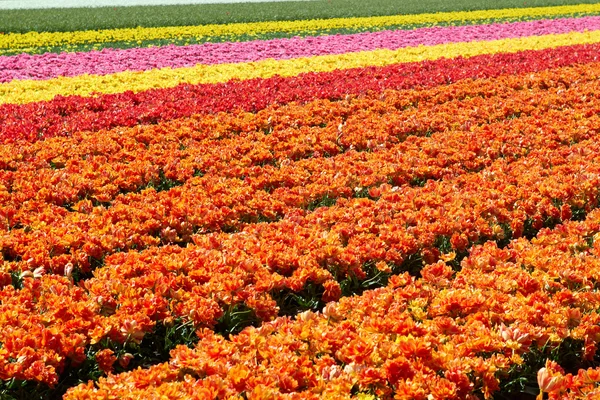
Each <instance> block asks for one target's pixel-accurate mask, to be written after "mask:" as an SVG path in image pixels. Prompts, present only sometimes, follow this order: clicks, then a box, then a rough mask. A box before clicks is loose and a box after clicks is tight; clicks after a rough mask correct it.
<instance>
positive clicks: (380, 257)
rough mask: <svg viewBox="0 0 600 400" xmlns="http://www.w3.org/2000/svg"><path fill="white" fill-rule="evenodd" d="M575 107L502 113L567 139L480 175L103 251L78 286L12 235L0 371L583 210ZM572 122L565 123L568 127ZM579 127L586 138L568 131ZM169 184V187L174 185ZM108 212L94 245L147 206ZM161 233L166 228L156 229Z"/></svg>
mask: <svg viewBox="0 0 600 400" xmlns="http://www.w3.org/2000/svg"><path fill="white" fill-rule="evenodd" d="M589 104H591V106H592V108H593V107H597V106H595V105H594V104H595V103H594V102H591V101H590V103H589ZM586 110H589V109H586V108H585V107H584V108H576V109H573V110H566V109H563V110H561V111H552V110H551V111H549V112H547V113H546V115H542V116H540V117H539V121H538V122H539V127H538V126H537V125H536V121H535V119H533V117H532V119H531V120H527V119H525V121H520V120H519V119H514V120H511V123H510V124H509V126H508V128H510V129H513V130H514V131H515V132H524V133H525V134H524V135H523V140H526V139H527V138H528V137H534V136H535V135H539V136H540V137H543V138H547V137H548V135H552V132H556V131H558V130H559V129H560V130H562V129H564V130H565V131H563V132H560V133H557V134H558V135H559V136H560V137H565V138H567V140H566V141H567V142H568V144H564V145H563V144H561V140H554V141H551V142H548V143H547V145H543V144H542V143H543V142H544V141H543V140H540V141H539V142H540V145H539V146H536V148H532V149H531V150H530V152H529V154H527V155H526V156H524V157H522V158H519V159H517V160H514V159H510V158H498V159H496V160H495V161H494V162H492V163H490V165H488V166H486V167H485V168H484V169H483V170H481V171H479V172H469V173H464V174H462V175H458V176H455V177H449V178H446V179H444V180H441V181H429V182H428V183H427V184H426V185H425V186H423V187H402V188H397V187H391V186H390V185H387V184H384V185H381V186H379V187H374V188H372V189H371V191H370V194H371V196H373V197H375V198H378V200H377V201H372V200H369V199H338V201H337V203H336V204H335V205H333V206H331V207H328V208H326V207H322V208H319V209H317V210H315V211H314V212H312V213H308V214H306V213H305V212H304V211H302V210H298V211H297V212H291V211H290V212H289V213H288V214H287V215H286V216H285V218H283V219H282V220H281V221H278V222H272V223H270V224H248V225H245V226H244V227H243V229H242V230H241V231H240V232H239V233H235V234H228V233H209V234H194V235H191V237H190V238H191V240H193V242H194V244H193V245H191V244H190V245H188V246H187V247H186V248H185V249H184V248H181V247H176V246H163V247H153V248H150V249H148V250H146V251H143V252H139V253H138V252H122V253H116V254H113V255H111V256H109V257H107V258H106V259H105V261H104V266H103V267H102V268H99V269H97V270H96V271H95V272H94V277H92V278H90V279H88V280H85V281H82V282H81V286H73V285H72V284H71V283H70V282H71V281H70V280H69V278H68V276H69V275H70V274H71V273H72V272H73V267H74V265H73V263H69V262H66V261H68V260H64V261H65V262H66V263H65V265H64V273H65V275H67V276H66V277H60V276H57V275H46V274H45V269H44V268H43V267H42V268H36V269H35V270H33V271H27V269H28V267H27V263H28V262H30V263H36V262H38V261H37V260H36V258H35V253H34V252H33V251H32V250H31V246H33V245H35V242H34V241H33V240H31V242H28V243H27V242H23V243H22V244H21V245H22V246H24V247H26V248H27V250H26V251H28V252H29V253H27V254H28V255H31V259H25V260H23V261H18V262H15V263H10V262H9V263H5V267H6V266H8V267H9V268H11V266H12V267H16V268H17V269H21V270H25V272H24V273H22V274H21V276H20V278H21V279H22V281H21V282H20V284H22V285H23V288H21V289H15V287H14V286H18V285H14V282H13V285H11V284H10V283H11V279H14V278H15V277H14V276H13V277H12V278H11V276H10V275H9V274H8V273H6V272H5V273H3V274H2V281H3V283H4V288H3V289H2V291H1V292H0V301H1V303H0V304H1V305H0V315H2V318H3V322H5V324H4V323H3V329H2V330H1V331H2V333H1V334H0V335H1V337H0V342H2V343H3V348H2V352H1V353H0V356H2V357H3V358H4V360H5V361H6V363H5V365H6V368H5V369H4V371H3V372H2V373H1V375H0V377H2V378H3V379H9V378H13V377H14V378H17V379H27V380H40V381H44V382H47V383H53V382H56V379H57V374H58V373H60V371H61V370H62V369H63V368H64V367H65V366H66V365H75V366H76V365H78V363H81V362H82V361H83V360H84V359H85V356H86V349H87V348H88V347H89V346H90V345H96V346H102V343H103V341H104V340H106V339H109V340H110V341H111V342H113V343H119V344H121V345H127V344H128V343H139V342H140V341H141V340H142V339H143V337H144V336H145V334H147V333H148V332H150V331H152V329H153V327H154V325H155V323H156V321H163V322H164V323H169V321H171V322H172V321H173V319H176V318H182V319H183V320H184V321H190V322H191V323H193V324H194V326H196V327H203V326H204V327H209V328H210V327H212V326H214V325H215V323H216V322H217V320H218V319H219V318H220V317H221V316H222V315H223V313H224V312H225V310H226V309H227V308H228V307H235V306H236V305H245V306H246V307H247V308H249V309H251V310H252V311H253V312H254V313H255V314H256V316H257V317H258V318H259V319H262V320H269V319H272V318H273V317H275V316H276V315H277V314H278V312H279V305H278V303H277V301H276V299H277V296H278V295H280V294H281V293H282V291H283V292H285V291H293V292H299V291H302V290H303V288H305V287H306V286H307V284H314V285H317V286H320V287H322V289H323V292H324V293H323V296H322V300H324V301H329V300H336V299H338V298H339V296H340V294H341V287H340V281H341V280H344V279H345V278H346V277H349V276H350V277H351V276H356V277H357V278H358V279H359V280H360V279H365V277H366V275H365V274H366V271H365V270H363V264H365V263H368V262H373V263H375V264H376V267H377V268H378V269H379V270H381V271H382V272H384V273H385V272H389V271H391V270H392V269H394V268H395V266H399V265H400V264H402V263H403V261H404V260H406V259H407V258H409V257H410V256H411V255H415V254H420V255H421V256H422V257H423V259H424V260H425V262H427V263H432V262H435V261H436V260H438V259H444V260H448V261H450V260H452V259H453V257H454V256H455V253H454V252H455V251H456V252H461V251H464V250H465V249H466V248H467V247H468V246H469V245H470V243H474V242H478V241H486V240H489V239H499V240H501V239H507V238H508V236H510V234H511V233H510V232H508V231H507V230H506V229H505V227H506V226H510V227H511V228H512V232H513V234H514V236H515V237H519V236H521V235H522V233H523V230H524V229H525V224H526V223H527V222H528V221H530V222H531V225H532V228H533V229H539V228H541V227H542V226H543V225H544V221H545V220H548V219H550V220H552V221H555V222H556V221H559V220H567V219H570V218H571V216H572V209H574V208H575V209H582V210H585V211H589V210H590V209H591V208H593V207H596V206H597V203H598V199H597V190H596V188H597V187H598V184H600V163H598V159H599V158H600V144H599V143H598V140H597V133H598V128H600V119H599V118H598V117H597V116H593V117H590V118H589V119H587V120H585V121H584V120H580V119H579V117H577V116H578V115H581V114H582V113H585V112H587V111H586ZM572 119H576V120H578V124H577V125H571V126H570V125H569V121H570V120H572ZM568 132H571V133H568ZM565 134H566V136H564V135H565ZM581 135H589V138H588V139H585V140H581ZM569 138H572V139H574V141H575V142H577V141H578V142H577V143H571V141H570V139H569ZM177 189H179V188H176V189H173V190H172V192H173V193H177V194H181V195H184V194H185V192H184V191H182V190H177ZM177 198H179V197H174V198H173V199H172V201H171V203H170V204H168V206H169V207H171V208H172V209H173V212H180V213H181V217H182V218H183V217H184V216H185V215H186V211H185V208H181V207H179V208H178V205H177V203H176V201H175V199H177ZM156 204H158V202H157V203H156ZM561 204H562V205H561ZM113 208H115V207H111V209H113ZM167 208H168V207H167V206H166V205H165V206H164V209H167ZM164 209H163V210H158V211H156V212H157V213H158V215H159V216H160V219H158V217H157V220H159V221H160V220H162V219H164ZM114 212H115V214H114V215H115V216H114V217H113V218H114V220H112V225H111V224H106V225H105V226H107V227H111V226H112V228H111V229H113V232H114V233H113V235H114V236H113V237H112V238H111V237H109V239H107V240H111V241H112V242H110V243H109V245H112V246H114V247H117V246H119V245H120V243H118V242H117V240H127V238H128V235H130V233H127V232H126V231H125V232H124V231H123V230H124V229H123V225H122V224H120V223H119V218H120V217H121V216H123V215H126V213H136V212H137V214H136V215H137V218H142V217H145V213H146V212H150V211H139V210H137V208H135V207H129V208H128V207H127V205H126V204H123V205H122V206H121V207H118V208H116V209H115V211H114ZM117 212H118V213H117ZM119 213H120V214H119ZM49 217H50V216H48V218H49ZM167 221H168V219H167ZM46 223H47V222H46ZM43 226H44V225H43V224H42V223H41V222H40V223H39V225H38V226H37V227H36V231H35V232H37V237H38V238H43V237H44V234H43V232H44V231H43V230H42V229H43ZM76 226H77V223H76V221H74V222H73V223H72V224H71V225H57V228H55V229H56V230H57V231H58V232H55V231H49V232H48V235H47V236H46V238H45V240H49V241H51V240H54V241H55V242H54V243H55V246H56V247H57V248H58V246H60V245H61V243H60V241H58V239H56V238H61V240H65V239H68V238H69V235H73V233H72V232H73V230H74V227H76ZM60 229H62V231H60ZM120 229H121V231H119V230H120ZM171 229H173V230H174V229H175V228H171ZM179 229H183V228H182V227H179ZM99 232H100V233H101V232H102V231H99ZM162 234H163V235H164V236H168V235H170V234H173V232H172V231H167V230H166V229H163V232H162ZM35 237H36V236H35V235H32V236H31V238H35ZM71 237H72V236H71ZM439 238H446V239H447V240H448V241H449V244H450V246H451V248H450V247H448V248H443V246H440V245H439V244H438V243H437V239H439ZM100 240H102V237H101V236H100ZM82 241H83V239H82ZM92 243H93V242H92V241H90V240H88V239H86V240H85V242H84V244H83V246H82V247H83V251H86V252H87V251H91V252H92V253H88V254H91V255H93V256H96V253H93V252H94V251H98V252H100V251H101V250H99V246H98V247H96V248H95V249H94V248H91V247H90V246H91V244H92ZM114 247H113V248H114ZM55 251H59V250H55ZM444 252H445V253H444ZM34 265H35V264H34ZM422 274H424V275H426V274H427V271H424V272H422ZM467 298H469V297H468V296H466V295H465V299H467ZM465 301H467V300H465ZM468 301H471V300H468ZM103 354H104V353H103ZM10 360H18V361H19V362H10Z"/></svg>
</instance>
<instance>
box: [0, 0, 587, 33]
mask: <svg viewBox="0 0 600 400" xmlns="http://www.w3.org/2000/svg"><path fill="white" fill-rule="evenodd" d="M584 3H585V4H593V3H597V0H525V1H524V0H496V1H493V2H490V1H487V0H453V1H447V0H395V1H390V0H369V1H365V0H316V1H311V2H305V1H295V2H274V3H236V4H203V5H172V6H136V7H101V8H71V9H44V10H41V9H37V10H2V12H0V32H4V33H8V32H19V33H24V32H30V31H38V32H69V31H77V30H90V29H112V28H132V27H137V26H143V27H157V26H184V25H202V24H215V23H217V24H225V23H231V22H258V21H285V20H297V19H317V18H338V17H355V16H378V15H395V14H419V13H427V12H446V11H470V10H489V9H498V8H513V7H515V8H522V7H541V6H556V5H571V4H584Z"/></svg>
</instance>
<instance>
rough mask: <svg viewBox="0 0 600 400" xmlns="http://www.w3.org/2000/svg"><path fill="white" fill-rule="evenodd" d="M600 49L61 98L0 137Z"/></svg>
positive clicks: (430, 80) (353, 89)
mask: <svg viewBox="0 0 600 400" xmlns="http://www.w3.org/2000/svg"><path fill="white" fill-rule="evenodd" d="M598 51H600V45H587V46H567V47H563V48H557V49H547V50H541V51H530V52H521V53H516V54H496V55H483V56H475V57H471V58H468V59H461V58H458V59H454V60H447V59H440V60H435V61H428V62H422V63H409V64H397V65H391V66H387V67H370V68H359V69H351V70H344V71H332V72H328V73H308V74H302V75H300V76H297V77H289V78H282V77H273V78H269V79H254V80H249V81H240V82H227V83H222V84H213V85H180V86H177V87H175V88H170V89H154V90H148V91H145V92H140V93H132V92H126V93H121V94H114V95H100V96H98V97H89V98H80V97H77V96H70V97H60V96H59V97H57V98H55V99H54V100H52V101H49V102H37V103H30V104H23V105H11V104H5V105H0V111H1V112H0V138H1V140H2V141H3V142H6V141H10V140H17V139H27V140H30V141H35V140H39V139H43V138H50V137H53V136H66V135H69V134H71V133H73V132H75V131H86V130H91V131H97V130H101V129H109V128H112V127H116V126H136V125H140V124H141V125H146V124H153V123H156V122H158V121H163V120H171V119H174V118H179V117H183V116H190V115H193V114H196V113H215V112H219V111H228V110H233V109H238V108H239V109H243V110H246V111H257V110H261V109H264V108H265V107H267V106H268V105H269V104H273V103H279V104H281V103H283V104H285V103H289V102H291V101H298V102H301V103H305V102H308V101H312V100H314V99H319V98H320V99H331V100H337V99H340V98H344V97H345V96H346V95H349V94H361V93H366V92H369V91H374V92H381V91H383V90H386V89H408V88H413V87H433V86H437V85H440V84H446V83H448V82H456V81H460V80H463V79H469V78H485V77H488V78H494V77H497V76H500V75H511V74H515V75H521V74H526V73H528V72H537V71H543V70H546V69H549V68H559V67H562V66H568V65H574V64H575V65H576V64H580V63H581V64H583V63H590V62H593V61H594V60H595V58H596V56H597V54H598ZM577 68H580V66H578V67H577ZM581 68H595V67H594V66H593V65H592V66H589V67H586V66H581Z"/></svg>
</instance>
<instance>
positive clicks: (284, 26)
mask: <svg viewBox="0 0 600 400" xmlns="http://www.w3.org/2000/svg"><path fill="white" fill-rule="evenodd" d="M597 12H600V4H580V5H572V6H555V7H530V8H507V9H500V10H484V11H460V12H446V13H430V14H413V15H395V16H383V17H361V18H333V19H321V20H304V21H278V22H276V21H271V22H255V23H235V24H224V25H217V24H214V25H201V26H183V27H161V28H141V27H140V28H131V29H105V30H97V31H76V32H29V33H24V34H17V33H14V34H7V35H0V54H3V53H6V52H7V50H14V49H30V50H31V48H36V47H42V46H66V45H78V44H86V43H87V44H90V43H105V42H123V41H142V40H156V39H172V38H186V37H188V38H196V39H197V40H200V39H202V38H203V37H215V36H233V37H235V36H239V35H255V34H265V33H269V32H303V31H319V30H326V29H342V28H370V27H378V26H391V25H413V24H418V25H421V24H425V25H427V24H438V23H448V22H464V21H479V20H488V19H493V18H498V19H519V18H523V17H542V16H557V15H572V14H581V13H583V14H585V13H597Z"/></svg>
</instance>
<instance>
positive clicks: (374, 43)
mask: <svg viewBox="0 0 600 400" xmlns="http://www.w3.org/2000/svg"><path fill="white" fill-rule="evenodd" d="M585 30H600V16H591V17H584V18H564V19H558V20H538V21H528V22H514V23H503V24H502V23H499V24H487V25H471V26H451V27H432V28H420V29H415V30H408V31H407V30H398V31H382V32H364V33H358V34H352V35H332V36H320V37H308V38H299V37H295V38H291V39H274V40H256V41H251V42H237V43H205V44H201V45H190V46H174V45H169V46H164V47H152V48H132V49H125V50H116V49H104V50H101V51H91V52H80V53H61V54H54V53H45V54H38V55H30V54H20V55H17V56H0V82H10V81H12V80H15V79H36V80H43V79H50V78H54V77H57V76H76V75H82V74H95V75H106V74H112V73H117V72H123V71H127V70H131V71H143V70H148V69H153V68H180V67H189V66H193V65H196V64H222V63H239V62H251V61H258V60H264V59H267V58H274V59H278V60H281V59H290V58H296V57H311V56H318V55H329V54H343V53H348V52H359V51H370V50H375V49H382V48H386V49H392V50H394V49H399V48H403V47H415V46H420V45H426V46H431V45H438V44H443V43H450V42H471V41H483V40H497V39H508V38H517V37H526V36H536V35H547V34H560V33H568V32H573V31H578V32H582V31H585Z"/></svg>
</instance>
